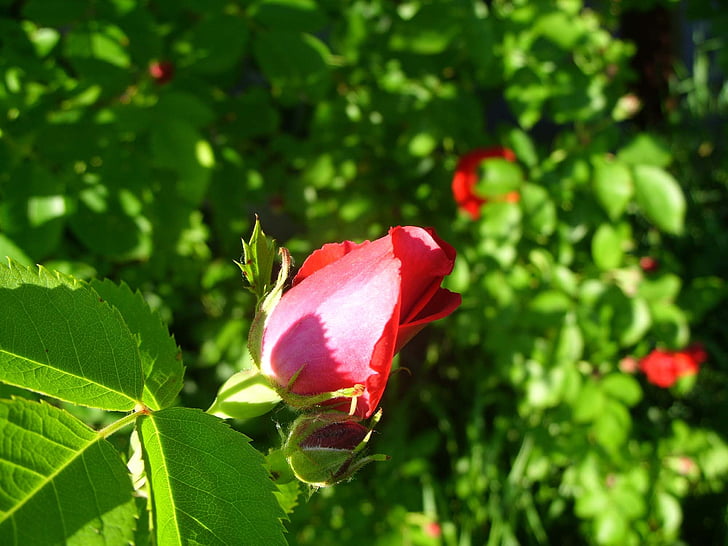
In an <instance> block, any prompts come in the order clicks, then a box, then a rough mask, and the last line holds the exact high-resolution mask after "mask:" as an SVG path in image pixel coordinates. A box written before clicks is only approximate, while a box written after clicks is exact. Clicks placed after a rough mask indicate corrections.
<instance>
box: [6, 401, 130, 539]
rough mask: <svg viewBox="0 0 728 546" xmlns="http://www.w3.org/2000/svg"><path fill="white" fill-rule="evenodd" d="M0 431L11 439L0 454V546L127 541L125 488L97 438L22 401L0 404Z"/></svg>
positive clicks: (114, 460)
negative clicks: (11, 545)
mask: <svg viewBox="0 0 728 546" xmlns="http://www.w3.org/2000/svg"><path fill="white" fill-rule="evenodd" d="M0 431H2V435H3V437H4V438H8V439H10V438H12V442H3V443H2V451H0V465H1V466H2V467H3V472H2V484H1V485H0V490H2V491H3V502H2V507H1V509H0V539H2V543H3V544H43V543H46V544H47V543H67V544H123V543H128V542H129V541H130V540H131V537H132V536H133V531H134V527H135V525H136V522H135V519H136V517H137V514H136V508H135V505H134V499H133V496H132V487H131V482H130V481H129V478H128V476H127V471H126V467H125V466H124V463H123V462H122V461H121V459H120V458H119V456H118V453H116V451H115V449H114V448H113V447H112V446H111V444H110V443H109V442H108V441H107V440H106V439H104V437H103V435H101V434H99V433H97V432H95V431H93V430H91V429H89V428H88V427H87V426H86V425H84V424H83V423H81V422H80V421H79V420H77V419H76V418H75V417H72V416H71V415H69V414H68V413H67V412H65V411H63V410H60V409H58V408H54V407H53V406H51V405H49V404H46V403H38V402H31V401H29V400H22V399H15V400H0ZM79 508H83V509H81V510H79ZM41 522H42V525H41Z"/></svg>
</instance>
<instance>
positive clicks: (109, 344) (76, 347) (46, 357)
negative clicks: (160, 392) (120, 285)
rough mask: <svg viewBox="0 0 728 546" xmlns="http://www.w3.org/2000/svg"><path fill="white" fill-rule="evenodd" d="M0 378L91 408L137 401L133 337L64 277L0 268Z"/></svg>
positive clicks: (138, 373)
mask: <svg viewBox="0 0 728 546" xmlns="http://www.w3.org/2000/svg"><path fill="white" fill-rule="evenodd" d="M0 308H2V310H3V312H2V313H0V380H1V381H5V382H6V383H10V384H11V385H16V386H18V387H22V388H24V389H29V390H32V391H36V392H40V393H43V394H46V395H48V396H52V397H55V398H59V399H61V400H66V401H68V402H73V403H75V404H80V405H84V406H90V407H95V408H101V409H107V410H117V411H128V410H131V409H132V408H133V407H134V406H135V405H136V404H137V403H138V402H139V401H140V400H141V395H142V390H143V385H144V382H143V375H142V365H141V359H140V355H139V350H138V348H137V342H136V340H135V339H134V337H133V336H132V334H131V332H130V331H129V328H128V327H127V325H126V323H125V322H124V319H123V318H122V317H121V315H120V314H119V311H118V310H116V309H114V308H113V307H111V306H110V305H109V304H107V303H106V302H104V301H103V300H102V299H101V298H100V297H99V295H98V294H97V293H96V292H95V291H94V290H92V289H91V288H90V287H89V286H88V285H86V284H85V283H82V282H80V281H78V280H76V279H73V278H72V277H66V276H63V275H61V274H59V273H51V272H49V271H47V270H46V269H44V268H42V267H41V268H38V269H32V268H27V267H23V266H19V265H17V264H15V263H14V262H12V261H11V262H9V264H8V265H7V266H5V265H0Z"/></svg>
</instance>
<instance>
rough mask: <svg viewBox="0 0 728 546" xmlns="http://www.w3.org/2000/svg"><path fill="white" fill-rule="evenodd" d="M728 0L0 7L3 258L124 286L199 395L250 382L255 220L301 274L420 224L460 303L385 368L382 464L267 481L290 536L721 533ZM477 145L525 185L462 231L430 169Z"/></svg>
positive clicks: (481, 540)
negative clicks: (666, 366) (310, 263)
mask: <svg viewBox="0 0 728 546" xmlns="http://www.w3.org/2000/svg"><path fill="white" fill-rule="evenodd" d="M585 4H586V5H585ZM721 4H722V3H721V2H717V1H712V0H691V1H690V2H688V1H682V2H680V1H669V0H652V1H650V2H642V1H638V0H621V1H619V0H611V1H609V0H603V1H594V2H587V3H583V2H581V1H580V0H555V1H553V2H552V1H548V2H547V1H543V2H527V1H524V0H512V1H507V0H492V1H485V2H483V1H477V0H450V1H445V0H432V1H425V0H410V1H402V2H388V1H385V0H347V1H346V2H338V1H336V2H335V1H333V0H319V1H315V0H258V1H252V2H242V1H235V0H209V1H207V2H191V1H189V0H183V1H180V0H175V1H172V0H166V1H165V0H109V1H103V2H101V1H97V0H65V1H64V2H58V1H57V0H0V105H2V107H1V108H0V255H9V256H11V257H13V258H14V259H16V260H18V261H20V262H22V263H26V264H32V263H44V264H45V265H47V266H48V267H50V268H55V269H59V270H62V271H64V272H67V273H71V274H73V275H75V276H78V277H81V278H92V277H109V278H111V279H114V280H124V281H125V282H127V283H128V284H129V285H131V286H132V287H134V288H138V289H140V290H142V292H143V293H144V295H145V297H146V298H147V300H148V301H149V302H150V304H151V305H152V306H153V307H154V308H156V309H157V310H158V311H159V312H160V313H161V314H162V316H163V317H164V318H165V320H167V321H168V323H169V324H170V327H171V330H172V331H173V332H174V333H175V336H176V339H177V341H178V343H179V344H180V345H181V346H182V348H183V350H184V360H185V363H186V366H187V377H186V383H185V391H184V395H183V400H181V403H183V404H185V405H188V406H194V407H201V408H206V407H208V406H209V405H210V403H211V402H212V400H213V399H214V396H215V393H216V391H217V389H218V388H219V385H220V384H221V383H222V382H223V381H224V380H225V379H226V378H227V377H229V376H230V375H231V374H232V373H233V372H235V371H237V370H240V369H243V368H245V367H246V366H249V365H250V362H249V358H248V357H247V354H246V349H245V338H246V335H247V329H248V326H249V324H250V320H251V318H252V314H253V303H254V302H253V298H252V296H251V295H250V294H249V293H248V292H247V291H246V290H243V289H242V285H241V279H240V275H239V271H238V270H237V267H235V265H234V264H233V260H234V259H237V258H239V256H240V253H241V246H240V237H247V236H248V235H249V232H250V230H251V228H252V220H253V219H254V214H256V213H257V214H259V215H260V217H261V219H262V222H263V227H264V229H265V231H266V232H267V233H269V234H271V235H273V236H275V237H276V238H277V239H278V240H279V242H280V243H281V244H283V245H285V246H288V247H289V248H290V249H291V251H292V253H293V255H294V258H295V259H296V260H297V262H298V263H300V262H301V261H302V260H303V258H304V257H305V256H306V255H307V253H308V252H309V251H311V250H312V249H314V248H317V247H318V246H320V245H321V244H323V243H324V242H328V241H340V240H343V239H355V240H362V239H365V238H373V237H378V236H381V235H382V234H384V233H385V231H386V229H387V228H388V227H389V226H391V225H397V224H416V225H428V226H433V227H435V228H436V229H437V230H438V232H439V233H440V235H441V236H442V237H443V238H444V239H445V240H447V241H449V242H450V243H452V244H453V245H454V246H455V247H456V248H457V250H458V253H459V255H458V261H457V265H456V270H455V272H454V274H453V276H452V278H451V279H450V280H449V287H450V288H452V289H454V290H457V291H460V292H462V294H463V299H464V303H463V306H462V308H461V309H460V310H459V311H458V312H457V313H456V314H455V315H453V316H452V317H449V318H448V319H447V320H444V321H442V323H441V324H437V325H434V326H431V327H430V328H429V329H428V330H427V331H426V332H423V333H422V334H420V336H418V337H417V338H416V339H415V340H414V341H413V342H412V343H411V344H410V345H409V346H407V347H406V348H405V349H404V350H403V352H402V354H401V355H400V357H399V358H398V361H397V362H396V364H395V365H396V366H398V367H399V368H400V369H399V370H397V371H395V372H394V373H393V375H392V377H391V379H390V386H389V388H388V392H387V394H386V396H385V399H384V401H383V408H384V419H383V421H382V422H381V423H380V425H379V426H378V429H377V434H376V436H375V437H374V438H373V439H372V445H373V446H374V447H373V449H375V450H376V451H377V452H380V453H387V454H389V455H391V456H392V460H391V461H389V462H387V463H378V464H374V465H370V466H369V467H367V468H365V469H364V470H363V471H362V472H360V473H359V474H358V475H357V477H356V478H355V479H354V480H353V481H352V482H349V483H346V484H343V485H340V486H337V487H334V488H329V489H323V490H320V491H318V492H316V493H314V494H313V495H312V496H310V497H309V495H308V493H307V492H306V491H302V490H301V491H298V490H297V488H295V487H294V486H291V485H289V486H287V487H285V488H284V492H283V494H282V496H281V500H282V502H283V503H284V504H285V505H286V506H287V507H289V508H290V514H289V516H290V521H289V522H288V523H287V527H288V529H289V538H290V542H291V543H292V544H318V545H324V544H381V545H387V544H392V545H400V544H405V545H406V544H412V545H416V544H422V545H436V544H446V545H458V546H467V545H471V544H519V543H520V544H548V543H558V544H566V545H568V544H584V543H588V544H619V545H625V544H626V545H630V544H634V545H637V544H722V543H726V541H727V540H728V520H727V514H726V508H725V507H726V504H727V503H726V501H728V493H727V492H726V488H725V480H726V476H727V474H728V445H727V443H726V442H727V440H728V425H726V419H725V416H726V415H728V390H727V387H728V355H727V354H726V347H725V344H724V342H723V340H724V337H725V336H724V332H723V326H722V325H724V324H726V322H728V315H727V312H726V305H725V304H726V298H727V296H728V290H727V289H726V284H725V282H726V278H727V276H728V272H727V271H726V270H727V268H728V261H726V259H725V256H726V251H727V250H728V229H727V228H728V197H727V195H726V185H727V184H728V159H726V158H727V157H728V156H727V155H726V154H725V149H726V142H725V139H726V135H725V131H724V130H723V127H724V125H725V122H726V113H727V111H726V106H727V104H728V86H726V77H725V76H726V70H727V69H728V54H726V51H727V50H726V48H725V47H724V46H725V39H726V38H725V37H726V36H728V9H726V8H725V7H723V6H722V5H721ZM494 145H498V146H506V147H509V148H511V149H512V150H513V151H514V152H515V153H516V156H517V158H518V161H517V162H516V163H515V164H510V163H507V162H505V161H503V160H490V161H487V162H486V165H484V167H485V168H484V170H483V173H482V178H481V182H480V183H479V185H478V191H479V192H481V193H482V194H483V195H498V194H501V193H503V192H505V191H518V193H519V195H520V200H519V201H518V202H512V201H508V202H504V201H497V200H493V201H492V202H490V203H487V204H486V205H484V206H483V208H482V210H481V215H480V218H479V219H477V220H472V219H471V218H470V216H468V215H467V214H464V213H463V212H462V211H458V210H457V209H456V206H455V203H454V201H453V199H452V194H451V190H450V181H451V179H452V176H453V171H454V169H455V165H456V163H457V160H458V157H459V156H460V155H462V154H464V153H466V152H468V151H470V150H471V149H473V148H476V147H483V146H494ZM646 259H647V261H646ZM696 341H697V342H700V343H702V345H703V347H704V348H705V350H706V351H707V353H708V360H707V362H706V363H705V364H704V366H703V368H702V370H701V371H700V373H699V374H698V375H697V376H691V377H686V378H683V379H681V380H680V381H679V382H678V383H677V384H676V385H675V386H674V387H672V388H670V389H665V388H659V387H657V386H654V385H652V384H650V383H648V382H647V381H646V380H645V377H644V375H642V374H641V373H639V371H638V369H637V365H636V362H638V359H640V358H641V357H644V356H645V355H647V354H648V353H649V352H650V351H651V350H652V349H654V348H655V347H659V348H663V349H673V350H677V349H682V348H684V347H686V346H687V345H688V344H690V343H691V342H696ZM86 418H87V419H88V420H89V421H90V422H93V421H94V419H97V418H98V416H97V415H96V414H91V413H89V414H87V415H86ZM290 418H291V415H290V414H289V413H288V412H287V411H286V410H279V411H276V412H274V413H273V414H272V418H271V415H268V416H265V417H261V418H258V419H255V420H252V421H249V422H245V423H242V422H241V423H234V424H235V426H236V427H238V428H239V429H240V430H243V431H244V432H246V433H247V434H249V435H250V436H252V437H253V438H254V443H255V445H256V446H257V447H258V448H259V449H261V450H262V451H266V450H267V449H268V448H269V447H271V446H275V445H276V443H277V442H278V435H277V432H276V431H275V427H274V426H273V425H274V422H280V423H282V424H284V425H285V423H286V422H287V421H289V420H290Z"/></svg>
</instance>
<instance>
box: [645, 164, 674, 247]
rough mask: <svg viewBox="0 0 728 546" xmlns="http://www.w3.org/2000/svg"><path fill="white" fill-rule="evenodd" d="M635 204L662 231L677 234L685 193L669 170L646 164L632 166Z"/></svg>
mask: <svg viewBox="0 0 728 546" xmlns="http://www.w3.org/2000/svg"><path fill="white" fill-rule="evenodd" d="M634 183H635V192H636V198H637V204H638V205H639V206H640V208H641V209H642V212H644V214H645V216H647V218H648V219H649V220H650V221H651V222H652V223H653V224H655V226H657V227H658V228H659V229H661V230H662V231H665V232H667V233H671V234H673V235H679V234H680V233H682V231H683V224H684V222H685V196H684V195H683V192H682V189H681V188H680V185H679V184H678V182H677V180H675V179H674V178H673V177H672V175H671V174H670V173H668V172H667V171H665V170H663V169H661V168H659V167H652V166H649V165H637V166H636V167H635V168H634Z"/></svg>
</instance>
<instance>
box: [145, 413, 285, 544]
mask: <svg viewBox="0 0 728 546" xmlns="http://www.w3.org/2000/svg"><path fill="white" fill-rule="evenodd" d="M139 431H140V437H141V441H142V445H143V448H144V452H145V459H146V464H147V476H149V478H150V485H151V499H152V509H153V511H154V527H155V529H156V533H157V543H158V544H165V545H174V544H191V543H194V544H206V545H211V544H266V545H269V546H272V545H274V544H286V541H285V539H284V537H283V526H282V524H281V522H280V518H281V517H283V512H282V510H281V508H280V506H279V505H278V502H277V501H276V498H275V496H274V494H273V491H274V490H275V488H274V485H273V482H272V481H271V479H270V477H269V475H268V473H267V471H266V470H265V468H264V467H263V456H262V455H261V454H260V453H258V452H257V451H256V450H255V449H253V448H252V447H251V446H250V445H249V443H248V442H249V440H248V438H246V437H245V436H243V435H242V434H240V433H238V432H236V431H234V430H233V429H231V428H230V427H229V426H228V425H227V424H225V423H224V422H223V421H221V420H220V419H218V418H216V417H213V416H212V415H208V414H206V413H203V412H202V411H199V410H193V409H188V408H169V409H165V410H162V411H159V412H157V413H153V414H151V415H149V416H148V417H144V418H143V420H142V421H141V425H140V428H139Z"/></svg>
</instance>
